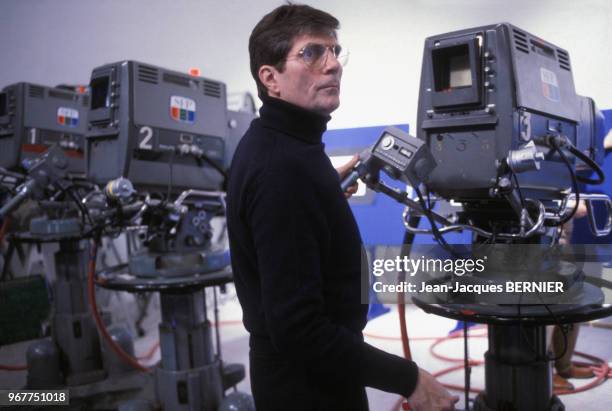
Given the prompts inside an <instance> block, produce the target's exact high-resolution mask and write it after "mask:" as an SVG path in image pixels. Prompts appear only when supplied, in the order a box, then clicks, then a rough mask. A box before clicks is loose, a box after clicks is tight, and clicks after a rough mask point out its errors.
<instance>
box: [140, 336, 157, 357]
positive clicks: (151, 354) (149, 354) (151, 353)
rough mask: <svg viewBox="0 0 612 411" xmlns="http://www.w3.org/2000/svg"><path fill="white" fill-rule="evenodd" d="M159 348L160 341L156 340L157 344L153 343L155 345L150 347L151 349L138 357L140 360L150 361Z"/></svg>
mask: <svg viewBox="0 0 612 411" xmlns="http://www.w3.org/2000/svg"><path fill="white" fill-rule="evenodd" d="M158 348H159V341H158V342H156V343H155V344H153V346H152V347H151V348H149V350H148V351H147V352H146V354H144V355H142V356H140V357H138V359H139V360H141V361H148V360H150V359H151V357H153V354H155V351H157V349H158Z"/></svg>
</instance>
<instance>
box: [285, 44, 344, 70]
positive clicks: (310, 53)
mask: <svg viewBox="0 0 612 411" xmlns="http://www.w3.org/2000/svg"><path fill="white" fill-rule="evenodd" d="M330 54H331V55H333V56H334V58H335V59H336V60H338V63H340V65H341V66H346V64H347V63H348V56H349V53H348V52H347V51H343V50H342V46H341V45H339V44H336V45H333V46H326V45H325V44H319V43H308V44H307V45H305V46H304V47H303V48H302V49H301V50H300V51H298V53H297V56H295V57H298V58H301V59H302V60H303V61H304V63H305V64H306V65H307V66H308V67H310V68H312V69H315V70H319V69H322V68H323V67H325V65H326V64H327V59H328V57H329V55H330Z"/></svg>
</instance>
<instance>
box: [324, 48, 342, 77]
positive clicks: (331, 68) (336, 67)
mask: <svg viewBox="0 0 612 411" xmlns="http://www.w3.org/2000/svg"><path fill="white" fill-rule="evenodd" d="M324 71H325V73H336V72H338V71H340V72H341V71H342V64H340V62H339V61H338V58H337V57H336V56H334V54H333V53H332V52H330V51H329V50H328V51H327V60H326V61H325V66H324Z"/></svg>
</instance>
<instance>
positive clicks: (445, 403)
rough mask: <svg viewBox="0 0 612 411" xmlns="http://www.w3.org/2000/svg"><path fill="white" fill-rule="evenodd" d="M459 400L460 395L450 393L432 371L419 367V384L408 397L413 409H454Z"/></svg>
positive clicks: (448, 410)
mask: <svg viewBox="0 0 612 411" xmlns="http://www.w3.org/2000/svg"><path fill="white" fill-rule="evenodd" d="M458 401H459V397H458V396H456V395H450V394H449V392H448V391H447V390H446V388H444V387H443V386H442V384H440V383H439V382H438V381H436V379H435V378H434V377H433V376H432V375H431V374H430V373H428V372H427V371H425V370H423V369H421V368H419V380H418V382H417V386H416V388H415V390H414V392H413V393H412V395H411V396H410V398H408V404H410V410H411V411H454V409H455V404H456V403H457V402H458Z"/></svg>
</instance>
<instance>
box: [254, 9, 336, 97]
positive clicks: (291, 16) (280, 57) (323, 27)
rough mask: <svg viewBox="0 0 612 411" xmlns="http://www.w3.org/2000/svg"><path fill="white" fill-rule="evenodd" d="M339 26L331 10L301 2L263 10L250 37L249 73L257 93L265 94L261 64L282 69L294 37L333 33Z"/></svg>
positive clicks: (266, 92) (266, 91)
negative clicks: (265, 12) (260, 75)
mask: <svg viewBox="0 0 612 411" xmlns="http://www.w3.org/2000/svg"><path fill="white" fill-rule="evenodd" d="M339 26H340V23H339V22H338V19H336V18H335V17H334V16H332V15H331V14H328V13H326V12H324V11H321V10H317V9H315V8H312V7H310V6H306V5H301V4H286V5H283V6H280V7H278V8H276V9H274V10H272V11H271V12H270V13H268V14H266V15H265V16H264V17H263V18H262V19H261V20H260V21H259V23H257V25H256V26H255V28H254V29H253V31H252V32H251V37H250V38H249V57H250V59H251V74H252V75H253V78H254V79H255V82H256V83H257V91H258V93H259V95H260V96H261V95H267V94H268V90H267V89H266V87H265V86H264V85H263V84H262V83H261V81H260V80H259V74H258V71H259V68H260V67H261V66H263V65H270V66H274V67H276V69H277V70H279V71H281V72H282V71H283V70H284V69H285V59H286V58H287V54H288V53H289V51H290V50H291V47H292V46H293V41H294V40H295V38H296V37H298V36H301V35H304V34H324V35H330V34H331V35H335V31H336V30H337V29H338V28H339Z"/></svg>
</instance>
